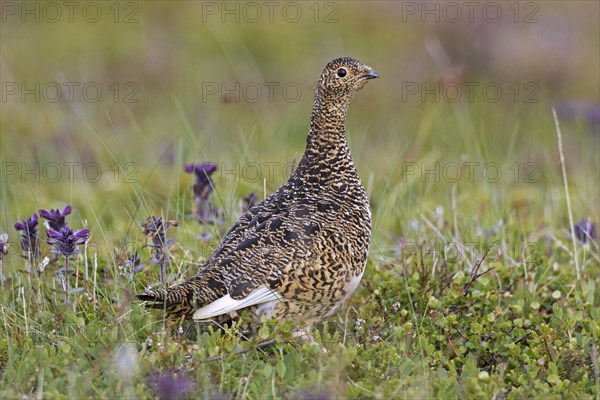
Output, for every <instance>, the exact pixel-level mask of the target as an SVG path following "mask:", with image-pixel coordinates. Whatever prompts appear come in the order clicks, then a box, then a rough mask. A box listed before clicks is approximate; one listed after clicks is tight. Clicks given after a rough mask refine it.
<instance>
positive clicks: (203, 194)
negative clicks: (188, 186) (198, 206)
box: [183, 162, 217, 200]
mask: <svg viewBox="0 0 600 400" xmlns="http://www.w3.org/2000/svg"><path fill="white" fill-rule="evenodd" d="M183 170H184V171H185V172H187V173H188V174H191V173H193V174H194V175H195V176H196V184H195V185H194V195H195V196H196V197H200V198H201V199H204V200H208V197H209V196H210V194H211V193H212V191H213V188H214V186H215V185H214V182H213V180H212V178H211V177H210V176H211V175H212V174H214V173H215V172H216V171H217V164H215V163H212V162H204V163H192V164H184V165H183Z"/></svg>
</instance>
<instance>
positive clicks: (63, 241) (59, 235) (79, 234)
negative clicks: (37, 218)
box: [40, 205, 90, 264]
mask: <svg viewBox="0 0 600 400" xmlns="http://www.w3.org/2000/svg"><path fill="white" fill-rule="evenodd" d="M71 211H72V207H71V206H70V205H68V206H66V207H65V208H64V209H63V210H62V211H60V210H58V209H56V210H55V209H50V211H47V210H40V215H41V216H42V218H44V219H45V220H46V224H47V226H48V229H46V243H48V244H49V245H51V246H53V247H54V250H53V252H54V253H55V254H57V255H59V256H63V257H65V258H66V259H67V261H68V258H69V257H70V256H72V255H74V254H79V253H81V250H78V249H77V246H79V245H82V244H84V243H85V242H87V240H88V239H89V236H90V230H89V229H88V228H84V229H80V230H78V231H73V230H72V229H71V228H69V226H68V225H67V220H66V217H67V215H69V214H71ZM67 264H68V262H67Z"/></svg>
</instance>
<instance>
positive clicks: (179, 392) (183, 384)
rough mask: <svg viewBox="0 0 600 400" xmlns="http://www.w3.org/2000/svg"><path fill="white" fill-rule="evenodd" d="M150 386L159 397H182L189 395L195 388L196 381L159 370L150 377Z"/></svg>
mask: <svg viewBox="0 0 600 400" xmlns="http://www.w3.org/2000/svg"><path fill="white" fill-rule="evenodd" d="M148 383H149V385H150V387H152V388H153V389H154V392H155V393H156V395H157V396H158V398H159V399H165V400H166V399H181V398H186V397H187V396H189V394H190V393H191V391H192V390H193V389H194V381H193V380H191V379H189V378H186V377H184V376H179V375H176V374H174V373H172V372H169V371H167V372H157V373H155V374H153V375H150V376H149V378H148Z"/></svg>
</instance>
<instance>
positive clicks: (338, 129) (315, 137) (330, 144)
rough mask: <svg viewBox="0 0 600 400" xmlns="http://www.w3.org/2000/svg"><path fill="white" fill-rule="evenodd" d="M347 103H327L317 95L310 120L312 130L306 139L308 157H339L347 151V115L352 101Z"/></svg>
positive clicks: (346, 100)
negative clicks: (341, 152) (340, 153)
mask: <svg viewBox="0 0 600 400" xmlns="http://www.w3.org/2000/svg"><path fill="white" fill-rule="evenodd" d="M343 100H345V101H339V102H332V101H325V100H324V99H323V97H322V96H321V95H320V94H319V93H317V95H316V97H315V102H314V104H313V109H312V113H311V118H310V130H309V132H308V137H307V139H306V152H305V157H306V156H315V157H319V158H322V157H323V156H325V157H328V156H338V155H339V152H340V151H343V152H345V151H347V149H348V144H347V142H346V131H345V127H344V126H345V123H346V115H347V113H348V105H349V104H350V101H349V100H350V99H343Z"/></svg>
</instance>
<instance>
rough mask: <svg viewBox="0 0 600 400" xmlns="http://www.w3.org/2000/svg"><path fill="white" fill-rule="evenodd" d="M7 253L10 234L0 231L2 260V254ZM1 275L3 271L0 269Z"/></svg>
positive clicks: (0, 254)
mask: <svg viewBox="0 0 600 400" xmlns="http://www.w3.org/2000/svg"><path fill="white" fill-rule="evenodd" d="M6 253H8V235H7V234H6V233H0V261H2V256H4V255H5V254H6ZM0 275H2V271H0Z"/></svg>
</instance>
